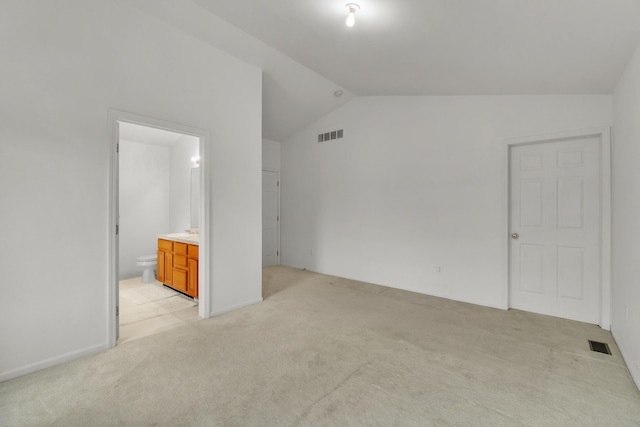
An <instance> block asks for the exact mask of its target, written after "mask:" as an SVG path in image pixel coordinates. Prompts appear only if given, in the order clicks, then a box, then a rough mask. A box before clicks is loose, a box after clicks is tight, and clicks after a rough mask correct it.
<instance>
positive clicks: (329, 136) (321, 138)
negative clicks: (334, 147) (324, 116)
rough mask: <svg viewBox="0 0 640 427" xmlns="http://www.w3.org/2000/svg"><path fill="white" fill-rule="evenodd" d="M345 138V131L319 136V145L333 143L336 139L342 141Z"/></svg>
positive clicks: (335, 131)
mask: <svg viewBox="0 0 640 427" xmlns="http://www.w3.org/2000/svg"><path fill="white" fill-rule="evenodd" d="M343 136H344V129H340V130H332V131H331V132H325V133H321V134H318V143H320V142H327V141H332V140H334V139H340V138H342V137H343Z"/></svg>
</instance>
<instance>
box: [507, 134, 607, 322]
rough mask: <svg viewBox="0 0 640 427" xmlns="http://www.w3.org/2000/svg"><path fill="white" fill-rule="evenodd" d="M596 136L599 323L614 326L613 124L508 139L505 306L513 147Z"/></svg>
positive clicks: (508, 286)
mask: <svg viewBox="0 0 640 427" xmlns="http://www.w3.org/2000/svg"><path fill="white" fill-rule="evenodd" d="M588 137H596V138H599V139H600V313H599V317H598V318H599V319H600V321H599V326H600V327H601V328H602V329H605V330H610V329H611V127H609V126H603V127H598V128H590V129H582V130H574V131H567V132H555V133H549V134H542V135H534V136H526V137H520V138H508V139H506V150H505V153H506V165H507V167H506V179H505V183H506V188H505V193H506V197H505V199H506V201H505V207H506V208H505V210H504V212H506V215H507V217H506V221H505V234H504V236H505V238H504V240H503V242H504V243H503V244H504V246H503V248H504V251H505V253H506V260H507V266H506V267H507V268H506V269H505V271H506V277H505V291H504V292H503V304H504V307H505V308H507V309H509V308H510V300H511V298H510V292H511V284H510V282H509V280H510V279H509V278H510V273H511V271H510V269H511V253H510V250H509V247H510V242H511V241H510V237H509V236H510V233H511V150H512V148H513V147H516V146H522V145H534V144H544V143H547V142H553V141H557V140H562V139H575V138H588Z"/></svg>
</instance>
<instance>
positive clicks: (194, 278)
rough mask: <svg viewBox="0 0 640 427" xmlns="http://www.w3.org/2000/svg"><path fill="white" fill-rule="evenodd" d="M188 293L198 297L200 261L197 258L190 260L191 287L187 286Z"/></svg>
mask: <svg viewBox="0 0 640 427" xmlns="http://www.w3.org/2000/svg"><path fill="white" fill-rule="evenodd" d="M187 295H189V296H192V297H194V298H198V261H197V260H195V259H190V260H189V287H188V288H187Z"/></svg>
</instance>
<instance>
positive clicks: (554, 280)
mask: <svg viewBox="0 0 640 427" xmlns="http://www.w3.org/2000/svg"><path fill="white" fill-rule="evenodd" d="M610 144H611V143H610V130H609V129H608V128H599V129H590V130H584V131H575V132H565V133H558V134H553V135H544V136H537V137H530V138H521V139H517V140H509V144H508V153H507V159H508V165H509V167H508V171H509V172H508V178H507V182H508V192H507V194H508V206H507V210H508V218H509V220H508V233H507V235H508V238H507V239H508V242H509V243H508V249H507V254H508V270H509V273H508V285H507V295H508V300H507V304H508V307H510V308H516V309H522V310H526V311H531V312H536V313H541V314H546V315H552V316H556V317H563V318H567V319H572V320H578V321H582V322H587V323H594V324H598V325H600V326H601V327H602V328H603V329H607V330H608V329H609V328H610V325H611V255H610V253H611V249H610V247H611V246H610V242H611V187H610V183H611V166H610V155H611V154H610V153H611V145H610Z"/></svg>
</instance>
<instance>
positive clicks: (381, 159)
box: [281, 95, 612, 308]
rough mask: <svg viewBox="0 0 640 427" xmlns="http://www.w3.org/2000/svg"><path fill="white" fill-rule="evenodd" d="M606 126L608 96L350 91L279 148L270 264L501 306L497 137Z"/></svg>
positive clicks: (503, 158)
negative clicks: (278, 255)
mask: <svg viewBox="0 0 640 427" xmlns="http://www.w3.org/2000/svg"><path fill="white" fill-rule="evenodd" d="M611 123H612V98H611V96H609V95H585V96H475V97H361V98H357V99H355V100H353V101H351V102H350V103H348V104H346V105H345V106H343V107H342V108H340V109H339V110H336V111H334V112H333V113H331V114H329V115H327V116H326V117H324V118H323V119H321V120H319V121H318V122H317V123H315V124H314V125H312V126H309V127H308V128H306V129H305V130H304V131H302V132H299V133H298V134H296V135H294V136H293V137H291V138H289V139H288V140H286V141H284V142H283V144H282V175H281V181H282V185H281V204H282V218H281V227H282V232H281V234H282V246H281V247H282V263H283V264H285V265H290V266H294V267H300V268H307V269H309V270H313V271H318V272H322V273H326V274H333V275H337V276H342V277H347V278H352V279H356V280H362V281H367V282H372V283H377V284H382V285H386V286H391V287H396V288H401V289H406V290H410V291H415V292H421V293H426V294H431V295H437V296H442V297H446V298H451V299H455V300H459V301H467V302H472V303H476V304H482V305H487V306H494V307H501V308H506V307H507V304H508V299H507V295H508V294H507V248H508V246H507V239H508V233H507V225H506V224H507V206H506V204H507V148H506V144H507V142H506V141H505V139H506V138H514V137H523V136H532V135H538V134H545V133H551V132H560V131H568V130H576V129H585V128H593V127H598V126H610V125H611ZM339 129H344V138H342V139H336V140H332V141H329V142H326V143H318V142H317V141H318V134H320V133H323V132H329V131H333V130H339Z"/></svg>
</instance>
